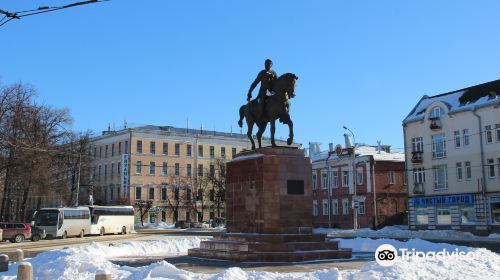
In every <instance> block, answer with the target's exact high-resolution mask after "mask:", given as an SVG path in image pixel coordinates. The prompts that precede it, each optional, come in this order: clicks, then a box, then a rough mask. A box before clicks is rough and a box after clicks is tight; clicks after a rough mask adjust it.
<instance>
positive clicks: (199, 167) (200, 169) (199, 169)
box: [198, 164, 203, 177]
mask: <svg viewBox="0 0 500 280" xmlns="http://www.w3.org/2000/svg"><path fill="white" fill-rule="evenodd" d="M198 176H200V177H201V176H203V164H198Z"/></svg>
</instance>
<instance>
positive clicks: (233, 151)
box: [231, 148, 236, 157]
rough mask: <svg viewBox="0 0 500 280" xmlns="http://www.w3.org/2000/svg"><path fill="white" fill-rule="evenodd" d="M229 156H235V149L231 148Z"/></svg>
mask: <svg viewBox="0 0 500 280" xmlns="http://www.w3.org/2000/svg"><path fill="white" fill-rule="evenodd" d="M231 154H232V156H233V157H234V156H235V155H236V148H232V149H231Z"/></svg>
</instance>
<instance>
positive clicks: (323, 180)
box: [321, 172, 328, 189]
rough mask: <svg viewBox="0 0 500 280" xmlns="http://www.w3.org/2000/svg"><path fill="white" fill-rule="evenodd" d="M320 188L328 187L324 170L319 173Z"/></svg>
mask: <svg viewBox="0 0 500 280" xmlns="http://www.w3.org/2000/svg"><path fill="white" fill-rule="evenodd" d="M321 188H322V189H327V188H328V174H327V173H326V172H322V173H321Z"/></svg>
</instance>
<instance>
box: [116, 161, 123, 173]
mask: <svg viewBox="0 0 500 280" xmlns="http://www.w3.org/2000/svg"><path fill="white" fill-rule="evenodd" d="M116 169H117V170H116V175H120V174H121V173H122V163H121V162H119V163H117V164H116Z"/></svg>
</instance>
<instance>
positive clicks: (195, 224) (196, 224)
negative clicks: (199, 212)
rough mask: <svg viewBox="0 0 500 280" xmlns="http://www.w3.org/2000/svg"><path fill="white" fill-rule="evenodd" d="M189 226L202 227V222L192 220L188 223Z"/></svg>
mask: <svg viewBox="0 0 500 280" xmlns="http://www.w3.org/2000/svg"><path fill="white" fill-rule="evenodd" d="M190 227H191V228H202V227H203V224H202V223H199V222H192V223H191V224H190Z"/></svg>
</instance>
